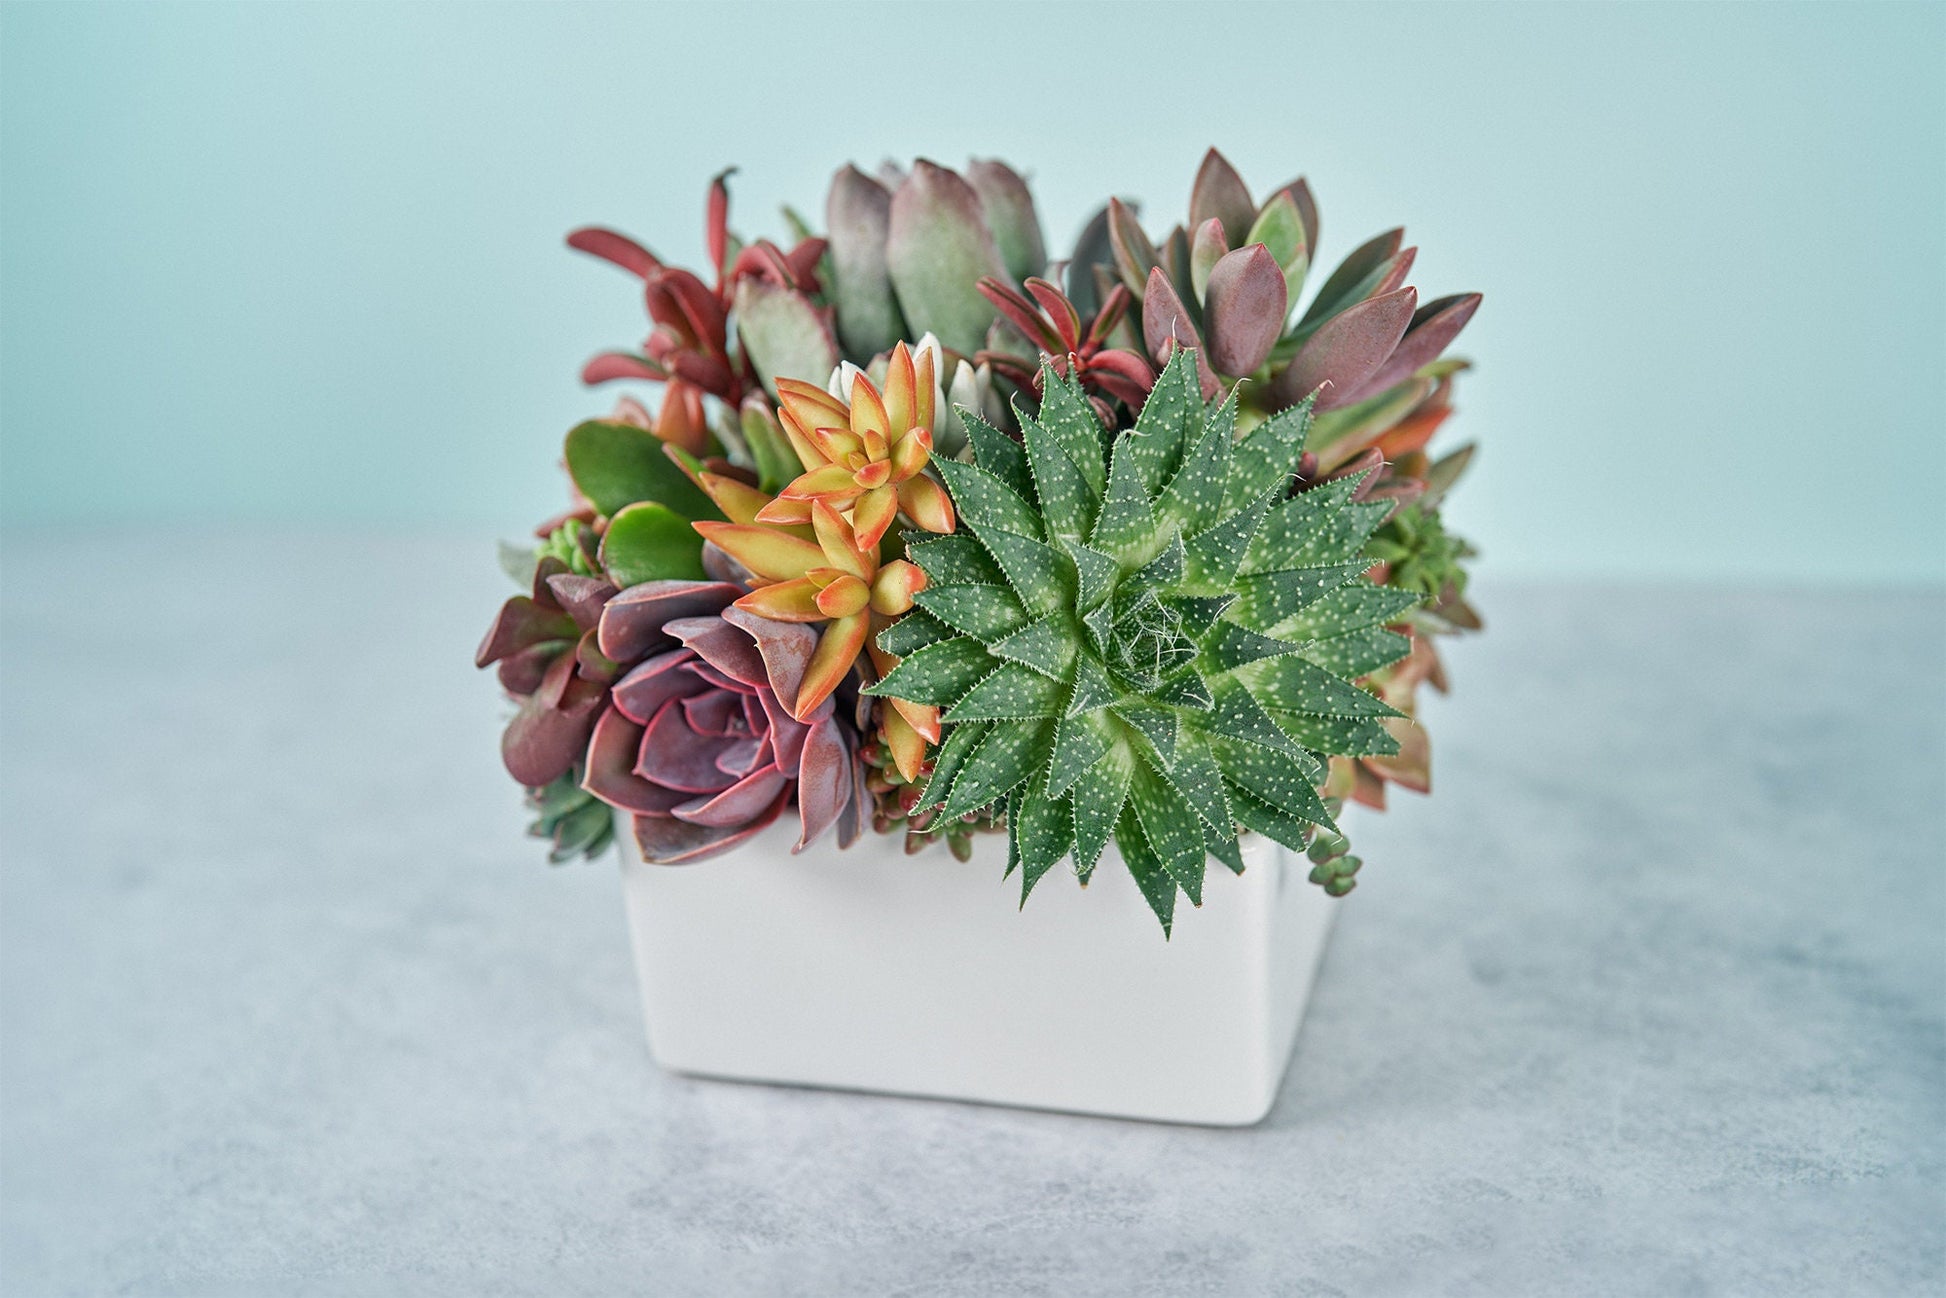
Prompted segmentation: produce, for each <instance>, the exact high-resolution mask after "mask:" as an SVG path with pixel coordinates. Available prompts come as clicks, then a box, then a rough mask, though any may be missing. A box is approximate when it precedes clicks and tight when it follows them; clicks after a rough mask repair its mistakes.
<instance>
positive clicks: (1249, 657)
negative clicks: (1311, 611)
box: [1203, 619, 1300, 671]
mask: <svg viewBox="0 0 1946 1298" xmlns="http://www.w3.org/2000/svg"><path fill="white" fill-rule="evenodd" d="M1299 648H1300V646H1298V645H1295V644H1293V643H1291V642H1290V641H1289V640H1278V639H1275V638H1273V637H1271V636H1267V635H1261V634H1259V633H1257V632H1255V631H1252V630H1251V629H1250V628H1249V627H1243V626H1238V625H1237V624H1236V623H1234V622H1230V621H1227V620H1223V619H1218V620H1217V622H1216V623H1215V625H1213V626H1211V627H1210V632H1209V635H1208V637H1207V638H1206V639H1205V640H1204V641H1203V658H1204V661H1205V662H1207V663H1209V664H1210V666H1211V667H1212V669H1214V670H1216V671H1233V670H1235V669H1236V668H1238V667H1242V666H1245V665H1246V664H1249V663H1253V662H1257V661H1258V660H1259V659H1263V658H1277V657H1281V656H1282V655H1284V654H1294V653H1296V652H1297V651H1298V649H1299Z"/></svg>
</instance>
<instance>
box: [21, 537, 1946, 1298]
mask: <svg viewBox="0 0 1946 1298" xmlns="http://www.w3.org/2000/svg"><path fill="white" fill-rule="evenodd" d="M192 554H193V557H191V556H192ZM0 574H3V579H4V587H3V588H0V602H3V613H4V637H3V638H0V670H3V671H4V696H3V697H0V725H3V727H4V728H3V729H0V761H3V762H4V767H3V769H0V788H4V803H0V833H3V834H4V837H0V851H4V863H3V864H4V871H3V873H0V942H3V944H0V975H3V976H4V998H3V999H0V1032H3V1034H4V1035H3V1038H0V1291H3V1292H4V1293H6V1294H8V1295H22V1296H23V1298H27V1296H38V1295H60V1294H88V1295H94V1294H108V1293H129V1294H141V1295H170V1294H186V1295H202V1294H217V1295H224V1294H237V1295H263V1294H278V1295H308V1294H383V1295H404V1294H422V1293H423V1294H466V1295H490V1294H516V1293H518V1294H543V1295H568V1294H582V1293H586V1294H618V1293H629V1292H640V1293H657V1294H691V1293H694V1294H743V1293H753V1294H761V1293H792V1294H811V1293H837V1294H913V1295H919V1294H927V1295H930V1294H996V1295H999V1294H1007V1295H1012V1294H1051V1295H1052V1294H1058V1295H1067V1294H1096V1293H1100V1294H1134V1293H1159V1294H1172V1295H1173V1294H1202V1293H1209V1294H1257V1293H1264V1294H1290V1295H1299V1294H1306V1295H1309V1294H1337V1293H1344V1294H1368V1293H1428V1294H1481V1295H1508V1294H1530V1293H1531V1294H1589V1295H1592V1294H1609V1293H1615V1294H1714V1293H1723V1294H1766V1295H1768V1294H1834V1293H1890V1294H1904V1293H1921V1292H1937V1286H1938V1285H1940V1283H1941V1280H1942V1272H1943V1271H1946V1224H1943V1222H1946V1198H1943V1197H1942V1196H1943V1195H1946V1189H1943V1188H1942V1187H1943V1186H1946V954H1942V952H1943V951H1946V686H1942V675H1941V672H1942V667H1941V660H1942V648H1941V646H1942V644H1946V597H1942V595H1941V594H1940V593H1938V592H1936V591H1935V592H1930V593H1926V592H1919V593H1914V592H1904V593H1900V592H1884V593H1859V592H1849V593H1847V592H1818V591H1815V590H1804V589H1768V590H1755V589H1750V590H1741V589H1724V588H1701V587H1699V588H1692V589H1676V588H1660V589H1657V588H1641V587H1638V588H1622V589H1604V588H1598V587H1586V586H1584V587H1580V588H1568V587H1558V588H1543V587H1517V586H1504V585H1503V586H1494V585H1492V584H1490V583H1489V584H1483V586H1482V587H1481V589H1480V601H1479V602H1480V603H1481V605H1482V606H1483V607H1484V608H1485V610H1486V611H1487V614H1488V617H1489V619H1490V622H1491V624H1492V625H1491V631H1490V633H1489V634H1488V635H1487V636H1486V637H1484V638H1482V639H1480V640H1478V641H1476V642H1473V643H1469V644H1465V645H1462V646H1460V647H1459V648H1458V649H1456V650H1455V651H1454V652H1453V653H1452V654H1451V656H1450V666H1451V670H1452V674H1453V676H1454V678H1455V681H1456V684H1457V688H1458V693H1457V695H1456V696H1455V697H1454V698H1452V699H1450V700H1445V701H1441V702H1439V703H1436V704H1435V705H1434V706H1433V708H1432V710H1431V721H1432V724H1433V727H1434V734H1435V742H1436V747H1437V752H1438V763H1437V771H1438V781H1439V784H1440V792H1439V796H1438V797H1437V798H1435V799H1433V800H1431V801H1425V800H1417V799H1411V798H1405V799H1401V800H1400V801H1399V803H1398V805H1397V806H1396V808H1395V810H1394V811H1393V812H1392V813H1391V814H1390V815H1389V816H1388V817H1385V818H1383V819H1381V820H1373V819H1371V818H1366V819H1363V820H1360V821H1358V822H1355V829H1354V838H1355V841H1356V842H1357V844H1358V846H1359V849H1360V851H1361V853H1362V854H1363V855H1364V857H1365V859H1366V861H1367V863H1368V864H1367V866H1366V869H1365V872H1364V874H1363V875H1361V876H1360V878H1361V884H1362V886H1361V887H1360V888H1359V890H1358V891H1357V893H1356V894H1355V895H1354V896H1353V897H1352V898H1351V899H1350V900H1349V902H1348V903H1347V909H1346V912H1345V914H1344V915H1343V917H1342V920H1341V923H1340V924H1339V926H1338V929H1337V933H1336V936H1335V938H1334V940H1333V945H1332V947H1331V949H1330V951H1329V953H1328V954H1327V956H1326V959H1325V963H1324V968H1323V972H1322V975H1321V978H1320V982H1319V985H1318V991H1317V995H1316V998H1315V1000H1314V1002H1313V1007H1312V1011H1311V1014H1310V1017H1309V1019H1308V1021H1307V1022H1306V1023H1305V1026H1304V1028H1303V1031H1302V1034H1301V1036H1300V1038H1299V1041H1298V1045H1297V1055H1296V1060H1295V1063H1294V1064H1293V1066H1292V1068H1291V1071H1290V1075H1289V1078H1288V1080H1287V1082H1286V1084H1285V1086H1284V1090H1283V1094H1282V1097H1281V1099H1280V1100H1279V1102H1278V1104H1277V1107H1276V1109H1275V1110H1274V1111H1273V1112H1272V1114H1271V1115H1270V1117H1269V1119H1268V1120H1267V1121H1266V1122H1265V1123H1264V1124H1263V1125H1262V1126H1261V1127H1258V1128H1255V1129H1250V1130H1239V1131H1212V1130H1196V1129H1184V1128H1170V1127H1161V1126H1148V1125H1142V1124H1137V1123H1125V1122H1115V1121H1106V1120H1099V1119H1088V1118H1072V1117H1063V1116H1059V1115H1053V1114H1042V1113H1024V1112H1010V1111H1006V1110H999V1109H984V1108H977V1107H970V1106H963V1105H956V1104H947V1103H934V1102H927V1101H919V1100H896V1099H882V1098H875V1097H871V1096H858V1095H844V1094H830V1093H816V1092H807V1091H794V1090H783V1089H772V1088H766V1087H755V1086H740V1085H734V1084H726V1083H711V1082H699V1081H688V1080H681V1079H676V1078H671V1077H668V1076H664V1075H662V1074H661V1073H659V1072H657V1071H656V1070H655V1068H654V1067H653V1065H652V1064H651V1063H650V1061H649V1058H648V1053H647V1049H646V1046H645V1043H644V1040H643V1036H642V1031H641V1024H640V1022H639V1020H638V1017H637V1008H636V993H635V988H634V985H633V982H632V974H631V968H630V962H629V954H628V950H627V944H626V937H625V932H624V928H623V921H622V913H621V906H620V901H619V888H618V883H617V879H616V874H615V871H614V869H613V868H612V867H611V866H609V865H606V864H603V865H599V866H589V865H578V866H573V867H567V868H562V869H556V870H550V869H548V868H547V867H546V866H545V864H543V856H542V854H541V853H540V852H539V851H538V850H537V848H536V845H535V844H534V843H532V842H531V841H528V840H525V839H523V838H522V837H521V833H520V831H521V824H522V814H521V809H520V806H519V800H518V797H517V794H516V792H515V790H514V789H513V788H512V787H511V786H510V785H509V784H508V783H507V781H506V780H505V779H504V777H503V776H502V774H501V773H500V771H499V769H498V765H497V754H496V749H495V733H496V730H497V726H498V722H499V719H500V716H501V709H500V706H499V704H498V703H497V701H496V698H495V691H494V688H493V686H492V683H491V680H490V678H489V677H487V676H485V675H478V676H476V675H475V674H474V673H473V672H472V671H471V670H470V668H469V666H468V659H469V657H470V655H471V652H472V650H473V647H474V644H475V643H476V640H477V637H478V635H479V632H480V631H481V629H482V628H483V627H484V626H485V624H486V622H487V620H488V617H489V615H490V613H491V610H492V606H493V604H494V603H495V601H496V600H498V599H499V598H500V596H501V594H502V593H503V579H502V578H501V577H500V576H499V574H498V573H497V572H496V571H494V568H493V562H492V556H491V548H490V546H488V545H482V544H478V543H476V542H475V541H474V540H473V539H471V538H452V537H430V538H428V537H420V538H417V539H415V538H411V537H406V536H398V537H392V538H388V539H386V540H384V541H383V542H378V541H372V540H365V541H347V540H345V539H343V538H337V537H329V536H317V537H309V538H300V537H288V538H285V539H283V540H279V541H276V542H274V543H271V544H268V545H265V544H260V543H257V542H255V541H252V542H250V543H247V544H246V543H244V542H243V541H241V540H239V539H235V538H229V537H224V536H220V535H205V536H201V537H195V538H169V537H164V536H158V535H145V534H130V535H125V536H119V537H111V538H108V539H105V540H104V539H89V540H77V539H76V538H75V537H74V536H71V535H61V536H58V537H54V538H50V539H47V540H40V539H28V538H16V539H14V540H13V541H11V542H10V543H8V545H7V546H6V548H5V550H4V552H3V554H0ZM940 868H949V867H946V866H942V867H940ZM995 886H996V887H998V886H1001V885H1000V884H999V883H998V881H996V883H995ZM1057 990H1058V989H1053V988H1050V989H1049V992H1050V994H1056V992H1057Z"/></svg>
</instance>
